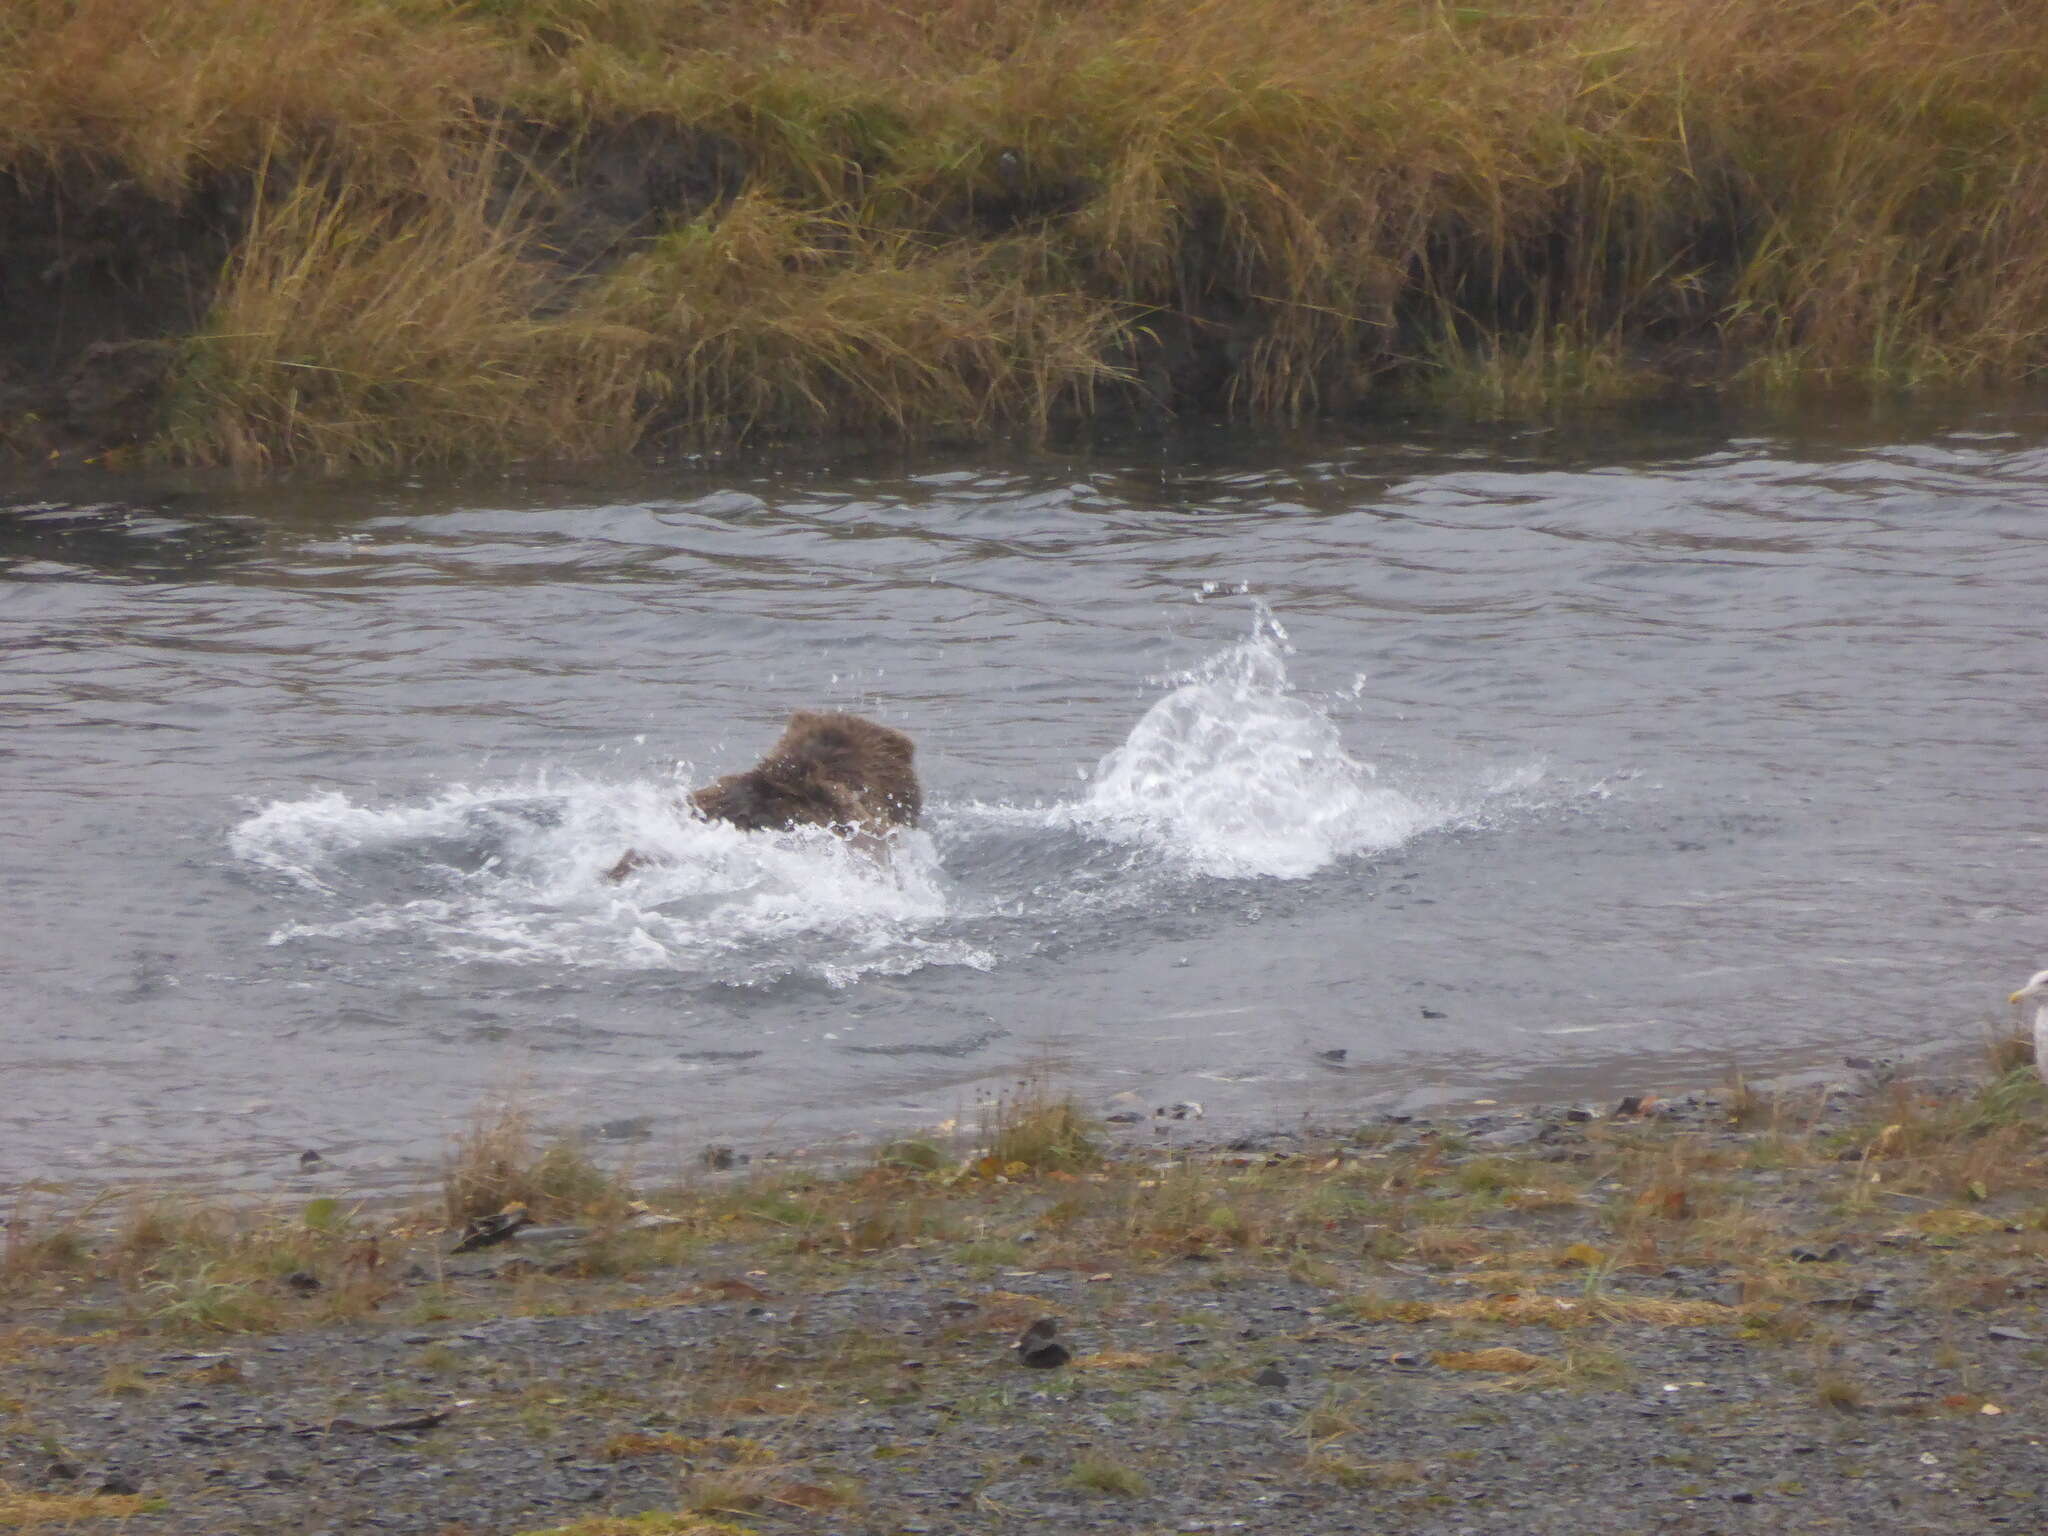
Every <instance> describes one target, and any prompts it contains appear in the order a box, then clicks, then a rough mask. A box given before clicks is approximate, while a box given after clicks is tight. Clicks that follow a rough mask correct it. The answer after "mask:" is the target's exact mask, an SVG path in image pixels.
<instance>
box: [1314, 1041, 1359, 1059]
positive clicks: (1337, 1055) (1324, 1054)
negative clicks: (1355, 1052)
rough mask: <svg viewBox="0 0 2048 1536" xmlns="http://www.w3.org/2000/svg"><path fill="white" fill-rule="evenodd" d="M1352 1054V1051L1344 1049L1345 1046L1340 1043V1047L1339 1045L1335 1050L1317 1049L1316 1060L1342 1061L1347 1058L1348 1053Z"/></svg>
mask: <svg viewBox="0 0 2048 1536" xmlns="http://www.w3.org/2000/svg"><path fill="white" fill-rule="evenodd" d="M1350 1054H1351V1053H1350V1052H1349V1051H1347V1050H1345V1049H1344V1047H1343V1046H1341V1045H1340V1046H1338V1047H1337V1048H1336V1049H1335V1050H1334V1051H1317V1052H1316V1060H1317V1061H1329V1062H1341V1061H1343V1059H1344V1058H1345V1057H1346V1056H1348V1055H1350Z"/></svg>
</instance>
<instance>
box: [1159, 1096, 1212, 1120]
mask: <svg viewBox="0 0 2048 1536" xmlns="http://www.w3.org/2000/svg"><path fill="white" fill-rule="evenodd" d="M1152 1115H1153V1118H1154V1119H1157V1118H1159V1117H1161V1116H1164V1117H1166V1118H1167V1119H1170V1120H1199V1119H1201V1118H1202V1106H1201V1105H1200V1104H1198V1103H1196V1102H1195V1101H1194V1100H1193V1099H1183V1100H1181V1102H1180V1103H1178V1104H1167V1105H1163V1106H1161V1107H1160V1108H1158V1109H1155V1110H1153V1111H1152Z"/></svg>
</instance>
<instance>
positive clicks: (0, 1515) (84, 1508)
mask: <svg viewBox="0 0 2048 1536" xmlns="http://www.w3.org/2000/svg"><path fill="white" fill-rule="evenodd" d="M144 1502H145V1501H144V1500H143V1499H141V1498H140V1497H137V1496H132V1495H126V1494H105V1493H7V1492H5V1491H0V1530H9V1531H27V1530H35V1529H37V1528H39V1527H41V1526H46V1525H62V1526H67V1527H68V1526H72V1525H76V1524H77V1523H78V1522H79V1521H81V1520H120V1519H125V1518H127V1517H128V1516H130V1515H133V1514H137V1513H140V1511H141V1509H142V1506H143V1503H144Z"/></svg>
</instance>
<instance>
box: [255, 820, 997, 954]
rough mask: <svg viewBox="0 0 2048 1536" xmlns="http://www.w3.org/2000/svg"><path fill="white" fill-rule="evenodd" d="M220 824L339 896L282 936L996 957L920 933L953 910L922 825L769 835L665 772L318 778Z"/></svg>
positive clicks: (491, 948) (537, 948) (483, 945)
mask: <svg viewBox="0 0 2048 1536" xmlns="http://www.w3.org/2000/svg"><path fill="white" fill-rule="evenodd" d="M231 841H232V844H233V847H234V851H235V852H236V853H237V854H238V855H239V856H240V857H241V858H243V859H244V860H245V861H247V862H248V863H250V864H253V865H256V866H258V867H260V868H263V869H266V870H269V871H271V872H273V873H275V874H279V875H282V876H284V877H285V878H286V879H288V880H290V881H292V882H293V883H294V884H296V885H298V886H300V887H301V888H303V889H305V890H307V891H310V892H314V893H318V894H320V895H322V896H325V897H328V898H330V899H332V900H333V901H335V902H336V903H338V904H339V905H341V906H342V907H343V908H344V909H345V910H344V912H343V914H342V915H340V916H339V917H337V918H335V919H333V920H331V921H324V922H322V921H304V920H302V921H297V922H292V923H288V924H286V925H285V926H284V927H282V928H280V929H278V930H277V931H276V932H275V933H273V934H272V936H271V942H272V943H273V944H274V945H275V944H290V943H295V942H307V941H322V940H343V941H348V940H360V939H366V938H371V937H379V938H386V939H388V938H390V937H393V936H396V937H399V938H401V939H411V940H415V941H418V942H421V943H424V944H426V945H427V946H428V947H430V948H431V949H433V950H435V951H438V952H439V953H441V954H443V955H446V956H449V957H451V958H454V959H458V960H496V961H504V962H513V963H554V964H566V965H572V966H578V967H598V968H603V969H612V970H619V969H624V970H667V971H691V972H701V973H705V974H709V975H713V976H715V977H717V978H718V979H719V980H722V981H727V982H732V983H739V984H747V983H759V982H764V981H772V980H775V979H777V978H778V977H780V976H783V975H788V974H792V973H796V972H806V973H809V974H813V975H816V976H818V977H820V978H821V979H824V980H826V981H829V982H832V983H834V984H843V983H844V982H847V981H850V980H853V979H854V978H856V977H858V976H860V975H863V974H867V973H870V972H883V973H895V972H902V971H906V970H914V969H917V968H918V967H919V966H921V965H928V964H963V965H986V964H989V963H991V961H990V958H989V957H988V956H987V955H986V954H984V953H983V952H981V951H979V950H978V949H976V948H975V947H973V946H971V945H966V944H961V943H956V942H952V941H948V940H944V939H933V938H930V937H927V936H926V934H925V933H924V930H926V929H928V928H930V927H932V926H933V925H934V924H935V923H937V922H938V921H939V920H940V919H941V918H943V916H944V915H945V911H946V899H945V894H944V889H943V877H942V876H941V874H940V871H939V867H938V859H937V855H936V853H935V851H934V849H933V846H932V843H931V840H930V839H929V838H928V837H926V836H924V835H922V834H919V833H910V834H907V835H902V836H900V837H899V838H898V839H897V840H896V846H895V847H894V848H893V849H892V852H891V857H890V859H889V860H888V861H887V862H886V863H878V862H877V861H876V860H874V859H872V858H870V857H868V856H867V855H866V854H864V853H862V852H860V851H858V850H856V849H854V848H853V847H851V846H850V845H848V844H847V843H845V842H843V841H842V840H841V839H839V838H836V837H834V836H832V835H831V834H830V833H828V832H825V831H823V830H821V829H803V830H799V831H795V832H790V833H785V834H779V835H775V836H765V835H760V834H748V833H743V832H741V831H739V830H738V829H737V828H734V827H731V826H727V825H725V824H723V823H717V822H705V821H699V820H696V819H695V818H692V817H689V816H686V815H684V814H683V813H682V811H681V809H680V806H679V804H678V802H677V799H676V793H675V790H674V788H673V787H672V786H668V785H659V784H653V783H633V784H623V785H621V784H604V783H596V782H580V783H569V784H563V785H553V784H550V783H548V782H546V781H545V780H540V781H535V782H532V783H527V784H514V785H503V786H494V787H486V788H481V789H469V788H451V789H449V790H446V791H444V792H442V793H441V794H439V795H437V796H436V797H435V798H434V799H433V800H431V801H429V802H428V803H426V804H424V805H396V806H388V807H376V806H363V805H357V804H355V803H353V802H352V801H350V800H349V799H348V798H347V797H346V796H343V795H339V794H331V793H330V794H322V795H317V796H313V797H311V798H309V799H305V800H297V801H285V802H279V803H275V804H272V805H269V806H266V807H264V808H263V809H262V810H260V811H258V812H257V813H256V814H255V815H253V816H251V817H250V818H249V819H248V820H246V821H244V822H243V823H242V824H241V825H240V826H238V827H237V828H235V830H234V832H233V834H232V839H231ZM627 848H637V849H640V850H642V851H643V852H645V853H647V854H649V855H651V856H652V860H653V861H652V862H651V863H650V864H649V865H648V866H647V867H645V868H644V869H642V870H640V871H639V872H638V873H636V874H635V875H634V876H633V877H632V878H631V879H630V880H627V881H625V882H623V883H618V884H615V883H613V882H611V881H609V880H607V879H606V878H605V873H606V871H608V870H609V869H610V867H611V865H612V864H613V863H614V862H615V861H616V860H617V858H618V856H619V854H620V853H621V852H623V851H624V850H625V849H627Z"/></svg>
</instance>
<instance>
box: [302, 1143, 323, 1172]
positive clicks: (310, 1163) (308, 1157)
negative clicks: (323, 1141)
mask: <svg viewBox="0 0 2048 1536" xmlns="http://www.w3.org/2000/svg"><path fill="white" fill-rule="evenodd" d="M326 1166H327V1159H326V1158H324V1157H322V1156H321V1155H320V1154H319V1153H318V1152H315V1151H314V1150H313V1149H312V1148H311V1147H308V1148H307V1149H306V1150H305V1151H303V1152H301V1153H300V1154H299V1167H300V1169H301V1170H302V1171H303V1172H306V1173H311V1172H313V1171H314V1170H315V1169H316V1168H325V1167H326Z"/></svg>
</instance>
